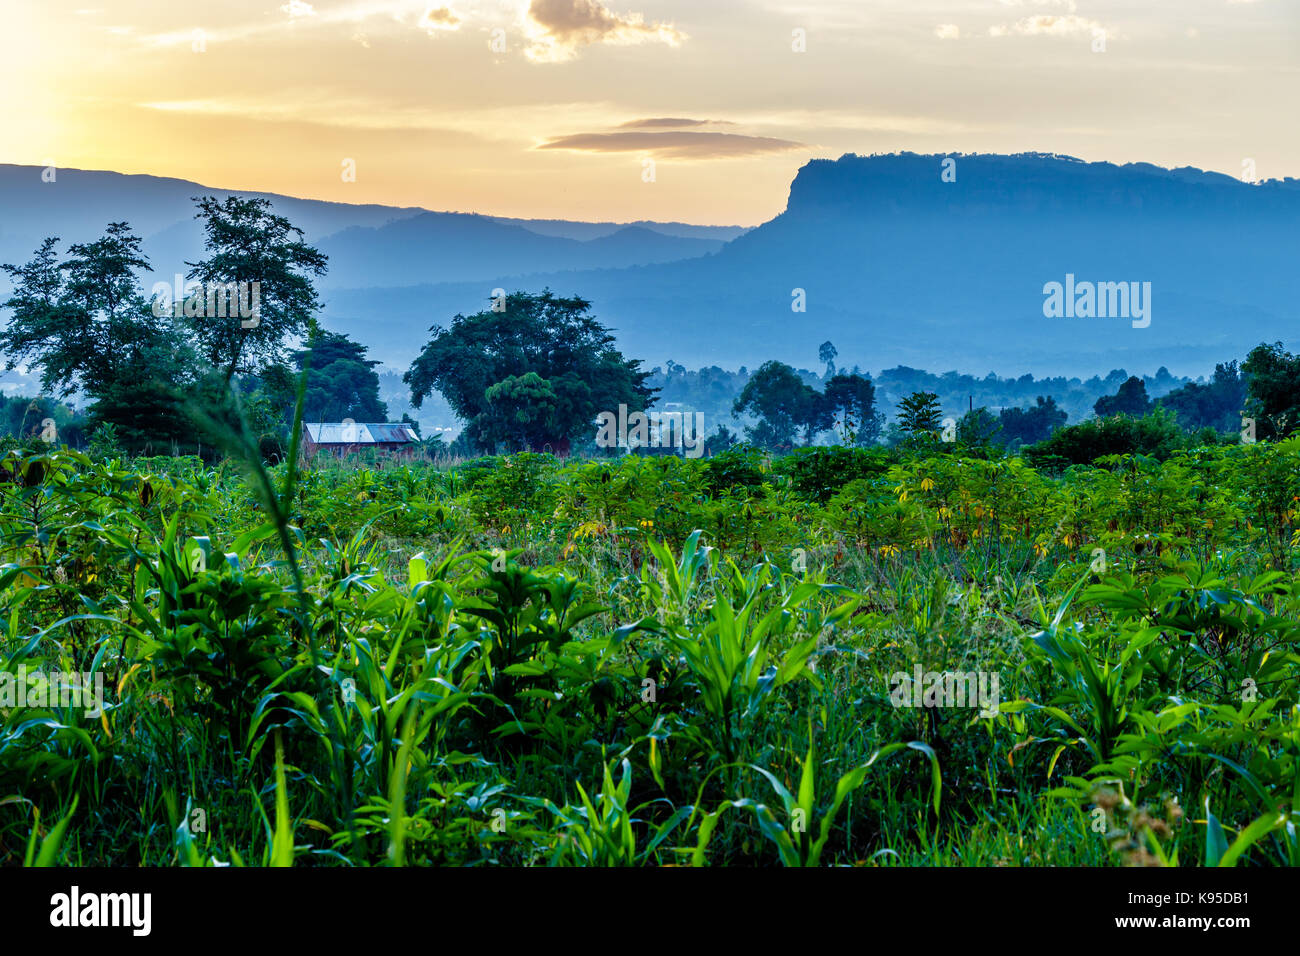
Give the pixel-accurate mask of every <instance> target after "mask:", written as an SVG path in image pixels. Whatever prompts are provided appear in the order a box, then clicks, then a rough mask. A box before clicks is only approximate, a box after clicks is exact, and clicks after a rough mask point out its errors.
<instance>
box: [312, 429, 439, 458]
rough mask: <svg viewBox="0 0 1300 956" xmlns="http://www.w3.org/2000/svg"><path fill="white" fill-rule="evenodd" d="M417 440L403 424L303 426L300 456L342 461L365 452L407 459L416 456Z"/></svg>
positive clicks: (413, 430) (413, 433)
mask: <svg viewBox="0 0 1300 956" xmlns="http://www.w3.org/2000/svg"><path fill="white" fill-rule="evenodd" d="M419 441H420V439H419V436H417V435H416V434H415V429H413V428H412V427H411V426H410V425H408V424H406V423H405V422H353V421H342V422H303V425H302V456H303V457H304V458H315V457H316V456H317V455H319V454H322V453H324V454H328V455H334V456H335V457H336V458H345V457H347V456H348V455H357V454H361V453H363V452H366V451H374V452H375V453H377V454H379V455H382V456H388V457H399V458H408V457H410V456H411V455H413V454H414V453H415V449H416V447H417V446H418V443H419Z"/></svg>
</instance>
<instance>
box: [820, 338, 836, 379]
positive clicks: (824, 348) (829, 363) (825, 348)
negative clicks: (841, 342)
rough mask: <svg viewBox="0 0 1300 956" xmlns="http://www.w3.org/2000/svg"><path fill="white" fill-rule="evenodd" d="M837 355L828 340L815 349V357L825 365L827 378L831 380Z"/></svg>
mask: <svg viewBox="0 0 1300 956" xmlns="http://www.w3.org/2000/svg"><path fill="white" fill-rule="evenodd" d="M839 354H840V353H839V351H838V350H837V349H836V348H835V346H834V345H832V344H831V341H830V339H827V340H826V341H825V342H823V343H822V344H821V347H820V348H818V349H817V357H818V358H819V359H821V360H822V361H823V362H825V363H826V377H827V378H832V377H833V376H834V375H835V357H836V356H837V355H839Z"/></svg>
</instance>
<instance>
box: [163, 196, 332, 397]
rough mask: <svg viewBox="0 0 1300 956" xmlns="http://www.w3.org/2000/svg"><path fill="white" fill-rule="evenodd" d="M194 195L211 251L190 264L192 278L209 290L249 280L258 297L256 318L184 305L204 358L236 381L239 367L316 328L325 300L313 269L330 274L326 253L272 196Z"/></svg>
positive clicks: (278, 352) (273, 359) (262, 360)
mask: <svg viewBox="0 0 1300 956" xmlns="http://www.w3.org/2000/svg"><path fill="white" fill-rule="evenodd" d="M194 201H195V203H196V204H197V205H198V210H199V211H198V212H197V213H196V214H195V218H196V219H202V220H203V233H204V247H205V248H206V250H207V252H208V256H207V258H205V259H202V260H200V261H199V262H187V263H185V264H186V265H187V266H189V267H190V272H189V275H188V276H187V278H189V279H191V280H196V281H198V282H201V283H203V285H204V287H205V289H207V290H212V289H215V288H218V287H235V286H239V285H240V284H244V288H245V289H247V290H248V292H247V294H248V298H249V299H250V300H255V301H256V303H257V308H256V315H254V316H253V317H251V318H248V317H243V316H240V315H239V314H238V313H237V312H236V311H235V310H233V309H229V308H227V309H225V310H224V311H225V312H226V313H227V314H226V315H224V316H221V315H208V314H199V315H188V313H189V312H190V311H193V310H189V309H187V310H186V311H187V318H188V321H189V324H190V327H191V331H192V333H193V335H194V338H195V341H196V342H197V343H198V345H199V351H200V353H201V354H202V356H203V358H204V359H206V360H207V362H208V363H209V364H210V365H211V366H212V367H213V368H215V369H221V370H223V371H224V374H225V378H226V381H227V382H230V381H231V380H232V379H233V378H234V376H235V374H236V373H237V372H256V371H258V370H259V369H260V368H261V367H262V366H264V365H267V364H276V363H279V362H281V361H282V360H283V349H284V346H285V343H286V341H287V340H288V339H289V338H291V337H293V336H300V335H305V334H306V335H311V334H315V333H316V331H317V327H316V317H315V313H316V311H317V310H318V309H319V308H320V299H319V296H318V295H317V293H316V289H315V286H313V285H312V281H311V276H321V275H324V274H325V271H326V269H327V260H326V257H325V256H324V255H323V254H322V253H321V252H319V251H318V250H316V249H315V248H313V247H312V246H309V245H307V244H306V243H304V242H303V241H302V235H303V232H302V230H301V229H299V228H297V227H296V226H294V225H293V224H292V223H290V222H289V220H288V219H285V218H284V217H283V216H277V215H275V213H273V212H272V211H271V202H270V200H267V199H257V198H255V199H241V198H240V197H238V196H230V197H228V198H226V199H225V200H224V201H221V200H218V199H217V198H216V197H215V196H204V197H201V198H195V200H194ZM253 283H256V286H255V287H254V286H253ZM254 289H255V290H256V295H255V296H254V294H253V291H254ZM206 311H207V310H206V309H205V310H204V313H206ZM232 312H235V314H230V313H232Z"/></svg>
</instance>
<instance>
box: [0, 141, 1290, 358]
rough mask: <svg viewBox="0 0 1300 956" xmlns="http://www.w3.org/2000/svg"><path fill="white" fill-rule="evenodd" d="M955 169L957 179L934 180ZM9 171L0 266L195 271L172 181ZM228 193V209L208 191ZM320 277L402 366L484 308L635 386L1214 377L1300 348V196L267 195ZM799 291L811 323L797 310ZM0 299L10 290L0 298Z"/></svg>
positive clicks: (1029, 173) (1009, 166)
mask: <svg viewBox="0 0 1300 956" xmlns="http://www.w3.org/2000/svg"><path fill="white" fill-rule="evenodd" d="M949 158H951V159H953V160H955V164H956V165H955V172H956V180H955V181H954V182H945V181H944V180H943V178H942V175H941V174H942V172H943V164H944V162H945V160H946V159H949ZM58 177H59V178H58V182H57V183H56V184H45V183H42V182H41V181H40V170H39V168H37V167H14V166H0V209H3V210H4V216H3V219H0V261H9V262H18V261H25V260H26V258H27V257H29V256H30V255H31V252H32V250H33V249H34V248H35V246H36V244H37V243H38V242H39V240H40V238H41V237H42V236H45V235H49V234H57V235H60V236H62V237H63V238H64V240H65V241H74V240H80V239H88V238H93V237H96V236H98V235H99V230H101V229H102V228H103V225H104V224H105V223H107V222H108V221H110V220H115V219H127V220H129V221H130V222H132V224H133V225H135V226H136V227H137V229H138V230H139V231H141V232H142V233H143V234H144V235H146V236H147V237H148V238H147V241H146V248H147V251H148V252H149V254H150V255H151V256H152V257H153V260H154V265H155V267H156V269H157V270H158V272H160V273H161V274H162V275H164V276H169V275H170V273H171V272H172V271H174V270H175V269H178V268H183V266H182V265H181V263H182V262H183V261H184V260H185V259H190V260H193V259H194V258H195V257H197V256H198V255H199V254H200V245H201V244H200V236H199V234H198V230H197V228H196V224H195V222H194V221H193V219H192V206H191V204H190V201H189V197H190V196H192V195H196V194H199V193H209V192H214V190H210V189H207V188H205V187H202V186H199V185H197V184H194V183H188V182H184V181H182V180H173V179H158V178H156V177H148V176H121V175H118V174H115V173H96V172H79V171H76V170H60V171H59V173H58ZM215 192H217V193H218V194H221V193H223V192H224V191H222V190H215ZM271 198H272V199H273V201H274V202H275V205H276V208H277V209H278V210H279V211H281V212H282V213H284V214H285V215H287V216H288V217H289V218H290V219H291V220H293V221H294V222H295V223H298V224H299V225H301V226H302V227H303V228H304V229H305V230H306V232H307V236H308V239H309V240H310V241H313V242H315V243H317V244H319V245H320V247H321V248H322V249H323V250H325V251H326V252H327V253H328V254H329V255H330V256H331V274H330V276H329V277H328V278H327V279H326V280H325V281H324V282H323V283H322V289H323V291H324V298H325V314H324V319H325V322H326V325H327V326H329V327H331V328H335V329H337V330H339V331H345V332H348V333H349V334H351V335H352V336H354V337H355V338H357V339H358V340H360V341H361V342H363V343H365V344H366V345H368V346H369V347H370V354H371V355H372V356H373V357H374V358H376V359H378V360H380V361H382V362H384V363H385V364H386V365H389V366H391V367H395V368H404V367H406V366H407V365H408V364H409V363H410V361H411V359H412V358H413V357H414V356H415V355H416V354H417V353H418V351H419V349H420V347H421V346H422V345H423V343H424V342H425V341H427V337H428V329H429V327H430V326H432V325H435V324H445V323H446V322H447V321H448V320H449V319H450V318H451V317H452V316H453V315H454V314H455V313H457V312H472V311H477V310H479V309H482V308H484V307H485V305H486V303H487V301H488V297H489V296H490V294H491V290H492V289H493V288H496V287H502V288H506V289H508V290H512V291H513V290H515V289H527V290H540V289H541V288H543V287H545V286H550V287H551V288H552V289H553V290H554V291H556V292H558V293H562V294H566V295H569V294H575V293H576V294H579V295H581V296H583V297H584V298H587V299H589V300H591V301H592V302H593V303H594V306H595V309H594V311H595V313H596V314H597V316H599V317H600V318H601V319H602V320H604V321H605V322H606V323H607V324H609V325H611V326H613V327H614V328H615V329H616V330H617V334H618V336H619V341H620V345H621V346H622V347H623V349H624V351H625V352H626V353H627V354H629V355H632V356H636V357H638V358H642V359H644V360H646V361H647V362H648V363H649V364H651V365H653V364H656V363H662V362H664V361H666V360H668V359H670V358H671V359H673V360H674V361H676V362H679V363H683V364H685V365H688V366H695V367H702V366H709V365H719V366H722V367H725V368H738V367H739V366H741V365H747V366H750V367H757V366H758V365H759V364H761V363H762V362H763V361H765V360H766V359H769V358H779V359H782V360H784V361H787V362H789V363H791V364H794V365H801V364H805V365H806V364H813V363H814V362H815V359H816V351H817V346H818V344H819V343H820V342H822V341H824V340H826V339H831V340H833V341H834V342H835V344H836V345H837V346H838V348H839V350H840V359H839V361H840V362H841V364H848V365H850V366H851V365H861V366H862V367H864V368H887V367H891V366H898V365H904V366H912V367H918V368H931V369H958V370H960V371H963V372H969V373H974V374H979V375H983V374H984V373H985V372H987V371H990V370H992V371H997V372H1002V373H1011V372H1014V373H1016V374H1020V373H1023V372H1031V373H1033V374H1036V375H1044V374H1046V375H1061V374H1064V375H1067V376H1082V377H1087V376H1089V375H1094V374H1102V375H1104V374H1106V373H1107V372H1108V371H1109V370H1111V369H1114V368H1116V367H1119V366H1123V367H1126V368H1141V369H1155V368H1159V367H1161V366H1164V367H1166V368H1168V369H1169V370H1170V372H1172V373H1173V374H1175V375H1192V376H1197V375H1202V374H1207V373H1209V372H1210V371H1211V370H1212V369H1213V366H1214V364H1215V363H1216V362H1218V361H1223V360H1225V359H1226V358H1231V357H1239V356H1241V355H1244V354H1245V353H1246V352H1247V351H1248V350H1249V349H1250V348H1251V347H1252V346H1254V345H1256V344H1258V343H1259V342H1260V341H1273V340H1278V339H1281V340H1283V341H1284V342H1286V343H1287V344H1288V345H1291V346H1295V345H1296V344H1297V331H1296V330H1297V328H1298V326H1297V319H1298V318H1300V316H1297V304H1296V303H1297V302H1300V269H1297V268H1296V262H1297V261H1300V228H1297V227H1298V226H1300V181H1297V180H1285V181H1271V182H1267V183H1263V184H1260V185H1248V184H1245V183H1242V182H1238V181H1237V180H1235V179H1233V178H1231V177H1228V176H1223V175H1220V174H1217V173H1207V172H1204V171H1201V170H1197V169H1191V168H1181V169H1173V170H1167V169H1162V168H1160V167H1156V166H1152V165H1150V164H1145V163H1136V164H1129V165H1125V166H1116V165H1114V164H1111V163H1085V162H1081V161H1079V160H1076V159H1071V158H1069V157H1062V156H1056V155H1050V154H1040V153H1033V154H1020V155H1014V156H1002V155H969V156H964V155H957V156H954V157H945V156H942V155H917V154H912V153H903V154H898V155H886V156H857V155H852V154H850V155H846V156H843V157H841V158H840V159H838V160H833V161H832V160H814V161H812V162H810V163H808V164H806V165H805V166H804V167H803V168H802V169H801V170H800V171H799V173H798V175H797V176H796V178H795V180H794V182H793V183H792V184H791V187H790V194H789V198H788V202H787V206H786V209H785V211H784V212H783V213H781V214H780V215H779V216H777V217H776V218H774V219H772V220H771V221H770V222H767V223H764V224H763V225H761V226H759V227H757V228H754V229H751V230H748V231H744V230H741V229H740V228H739V227H703V226H701V227H693V226H684V225H682V224H680V223H641V224H632V225H628V224H623V225H619V224H615V223H566V222H562V221H549V220H538V221H526V220H510V219H503V218H500V217H489V216H479V215H466V214H459V213H436V212H429V211H427V210H421V209H411V208H396V207H386V206H349V205H345V204H340V203H322V202H316V201H314V200H303V199H292V198H288V197H279V196H273V197H271ZM1067 276H1074V277H1075V279H1076V280H1077V281H1079V282H1090V283H1101V282H1108V283H1111V282H1113V283H1118V282H1124V283H1129V282H1136V283H1139V288H1141V287H1142V286H1141V284H1144V283H1150V288H1151V322H1150V325H1149V326H1148V327H1146V328H1134V327H1133V326H1132V323H1131V320H1130V319H1128V318H1064V317H1057V318H1046V317H1044V313H1043V303H1044V291H1043V290H1044V286H1045V284H1047V283H1051V282H1057V283H1065V282H1066V281H1067ZM795 290H802V292H801V293H800V294H801V295H802V296H803V298H804V300H805V301H806V311H802V312H796V311H792V309H791V303H792V296H793V295H795V294H796V293H795ZM0 291H3V290H2V289H0Z"/></svg>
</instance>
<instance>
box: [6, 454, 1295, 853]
mask: <svg viewBox="0 0 1300 956" xmlns="http://www.w3.org/2000/svg"><path fill="white" fill-rule="evenodd" d="M250 461H252V460H251V459H250ZM1298 465H1300V440H1291V441H1287V442H1283V443H1278V444H1271V443H1260V444H1254V445H1234V446H1222V447H1212V448H1203V449H1199V450H1194V451H1191V452H1184V453H1179V454H1177V455H1175V456H1173V457H1172V458H1170V459H1169V460H1168V461H1164V462H1159V461H1156V460H1153V459H1147V458H1143V457H1140V456H1136V457H1134V456H1116V457H1113V458H1108V459H1103V460H1101V461H1100V462H1099V463H1098V464H1097V465H1095V466H1077V467H1073V468H1069V469H1068V470H1064V471H1060V472H1051V473H1049V472H1046V471H1043V472H1039V471H1035V470H1034V469H1032V468H1031V467H1030V466H1029V465H1027V464H1026V463H1025V462H1024V461H1022V460H1021V459H1019V458H1015V457H1012V458H1003V459H998V460H982V459H969V458H960V457H955V456H952V455H947V454H943V453H941V452H938V451H933V452H930V453H921V452H906V451H884V450H880V449H877V450H870V451H867V450H850V449H843V448H818V449H807V450H803V451H800V452H796V453H793V454H790V455H786V456H782V457H776V458H768V457H765V456H764V455H762V454H761V453H758V452H755V451H753V450H748V449H744V448H741V449H738V450H733V451H729V452H725V453H723V454H719V455H716V456H713V457H710V458H705V459H700V460H686V459H683V458H677V457H672V456H663V457H650V456H645V457H641V456H635V455H633V456H624V457H621V458H618V459H607V460H567V461H564V460H557V459H555V458H552V457H550V456H544V455H535V454H519V455H515V456H511V457H498V458H485V459H476V460H467V461H457V462H453V463H442V464H435V463H430V462H422V463H417V464H405V465H394V464H382V463H371V464H363V463H357V462H350V463H349V462H343V463H331V464H329V465H320V466H316V465H307V466H304V467H303V468H301V469H295V470H292V471H291V469H290V468H289V467H288V466H287V465H279V466H276V467H275V468H269V469H268V468H266V467H264V466H262V465H261V464H259V463H257V462H256V461H252V463H251V464H249V465H247V466H244V467H236V465H234V464H222V465H218V466H216V467H211V466H206V465H204V464H203V463H202V462H201V461H199V460H198V459H196V458H153V459H135V460H133V461H130V462H113V463H108V464H105V463H96V462H94V461H92V460H91V459H89V458H88V457H86V456H85V455H83V454H81V453H79V452H76V451H72V450H68V449H66V448H59V449H55V448H47V449H41V448H27V449H19V450H14V451H11V452H9V454H8V457H7V458H6V459H5V461H4V467H5V468H6V472H5V474H4V475H3V477H6V478H8V479H10V480H8V481H5V482H3V483H0V552H2V553H0V564H2V565H3V567H0V589H2V590H0V601H2V602H3V605H2V606H0V628H2V629H0V671H3V680H4V683H3V684H0V694H3V695H6V696H0V864H5V865H16V864H21V863H24V862H26V863H39V864H49V865H55V864H65V865H66V864H73V865H116V866H135V865H139V864H149V865H192V866H210V865H247V866H260V865H276V866H287V865H299V866H303V865H317V866H338V865H359V866H368V865H402V864H407V865H429V864H432V865H476V866H489V865H597V866H607V865H629V866H630V865H649V866H654V865H667V864H673V865H712V866H722V865H732V866H776V865H787V866H811V865H822V866H825V865H857V866H896V865H913V866H914V865H925V866H929V865H953V864H961V865H981V866H1044V865H1051V866H1076V865H1091V866H1109V865H1182V866H1197V865H1216V864H1217V865H1232V864H1237V865H1254V866H1267V865H1296V864H1297V863H1300V836H1298V835H1297V830H1296V824H1297V816H1296V814H1297V800H1298V799H1300V711H1298V710H1297V693H1296V687H1297V684H1296V676H1297V673H1298V672H1300V657H1297V650H1298V649H1300V643H1298V642H1300V626H1298V625H1297V620H1298V618H1300V587H1297V583H1296V577H1295V573H1294V567H1295V560H1296V556H1297V547H1298V546H1300V540H1298V535H1297V528H1300V501H1298V498H1297V496H1300V469H1298V468H1297V466H1298ZM81 674H87V675H91V679H90V683H91V684H92V685H93V683H94V679H95V675H99V676H102V680H103V687H104V694H103V700H102V702H101V703H102V707H87V706H84V705H85V704H86V700H85V699H84V698H85V695H82V698H80V699H77V698H75V695H73V698H74V699H69V696H68V694H67V693H66V692H65V693H61V694H60V693H56V692H55V691H57V690H58V685H59V684H60V682H67V681H69V680H79V679H80V678H71V677H69V676H68V675H81ZM956 675H962V676H961V677H960V678H958V677H957V676H956ZM918 677H919V678H920V679H919V681H918V680H917V678H918ZM975 688H978V691H977V690H975ZM65 690H66V689H65ZM20 692H21V695H22V696H21V699H20V697H19V693H20ZM918 705H919V706H918Z"/></svg>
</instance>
